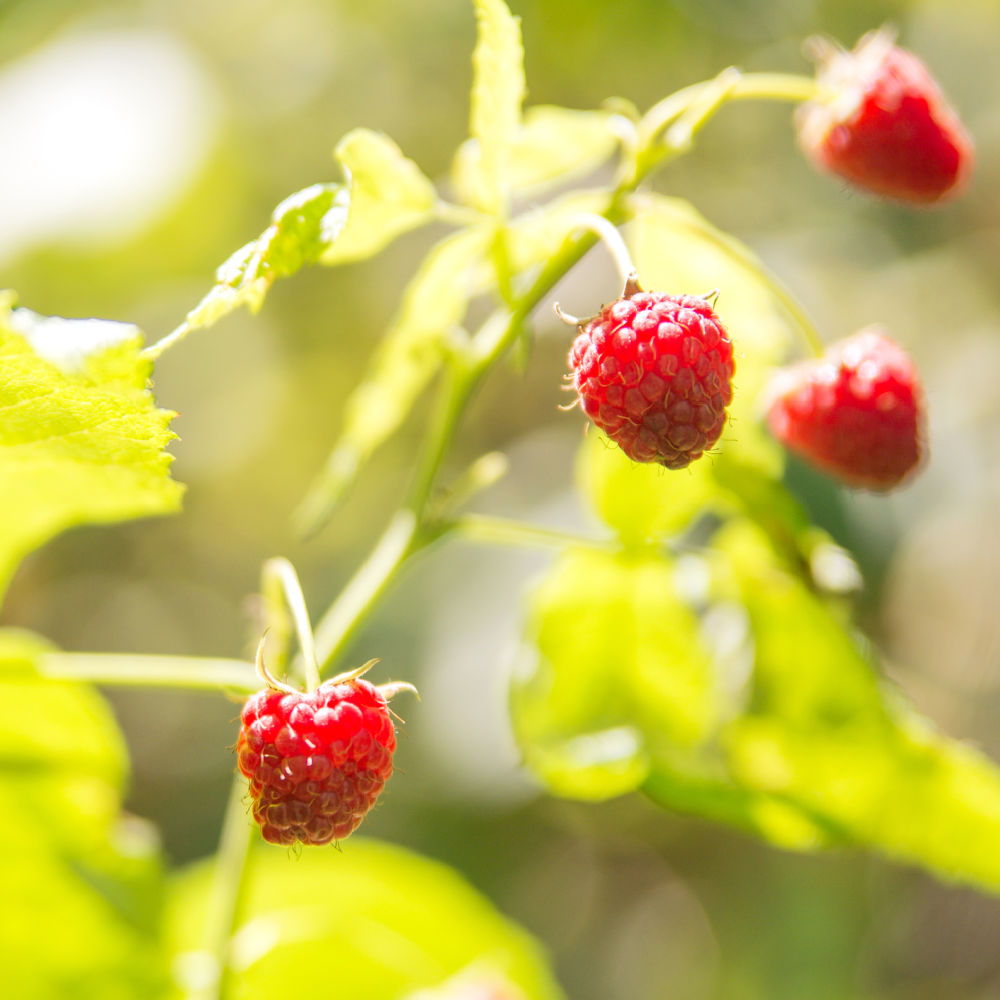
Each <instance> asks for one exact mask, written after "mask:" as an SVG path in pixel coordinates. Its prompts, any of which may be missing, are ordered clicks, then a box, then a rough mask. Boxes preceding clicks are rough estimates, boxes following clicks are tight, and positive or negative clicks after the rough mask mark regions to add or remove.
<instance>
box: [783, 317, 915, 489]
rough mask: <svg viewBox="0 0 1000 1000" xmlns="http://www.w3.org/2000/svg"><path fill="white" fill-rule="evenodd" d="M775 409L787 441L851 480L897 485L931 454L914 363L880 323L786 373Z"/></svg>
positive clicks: (866, 485)
mask: <svg viewBox="0 0 1000 1000" xmlns="http://www.w3.org/2000/svg"><path fill="white" fill-rule="evenodd" d="M773 391H774V397H773V401H772V403H771V406H770V409H769V412H768V423H769V424H770V427H771V431H772V432H773V433H774V435H775V437H777V438H778V439H779V440H780V441H781V442H782V443H783V444H785V445H786V446H787V447H788V448H790V449H791V450H792V451H794V452H796V453H797V454H799V455H801V456H802V457H803V458H805V459H807V460H808V461H810V462H812V463H813V464H814V465H816V466H818V467H819V468H820V469H822V470H823V471H824V472H827V473H829V474H830V475H833V476H836V477H837V478H838V479H840V480H842V481H843V482H845V483H847V484H848V485H849V486H858V487H864V488H867V489H870V490H890V489H892V488H893V487H895V486H898V485H899V484H900V483H902V482H903V480H904V479H906V478H907V476H908V475H909V474H910V473H911V472H912V471H913V470H914V469H915V468H916V467H917V465H918V464H919V463H920V461H921V459H922V457H923V454H924V450H925V449H924V444H923V428H924V405H923V394H922V392H921V389H920V381H919V379H918V377H917V373H916V369H915V368H914V366H913V362H912V361H911V360H910V359H909V357H907V355H906V354H905V352H904V351H903V349H902V348H901V347H900V346H899V345H898V344H896V343H894V342H893V341H891V340H890V339H889V338H888V337H886V336H885V335H884V334H883V333H882V332H881V331H879V330H878V329H877V328H869V329H866V330H862V331H861V332H860V333H856V334H855V335H854V336H853V337H849V338H848V339H847V340H842V341H840V342H839V343H837V344H833V345H832V346H831V347H830V349H829V350H828V351H827V353H826V355H825V356H824V357H822V358H820V359H817V360H814V361H805V362H802V363H801V364H799V365H794V366H792V367H791V368H787V369H785V370H784V371H782V372H781V373H780V374H779V375H778V377H777V379H776V380H775V384H774V389H773Z"/></svg>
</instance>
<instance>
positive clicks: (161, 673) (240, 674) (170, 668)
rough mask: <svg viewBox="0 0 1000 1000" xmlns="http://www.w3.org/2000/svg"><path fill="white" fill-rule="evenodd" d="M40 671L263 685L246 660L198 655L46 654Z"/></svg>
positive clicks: (171, 683) (138, 683) (175, 684)
mask: <svg viewBox="0 0 1000 1000" xmlns="http://www.w3.org/2000/svg"><path fill="white" fill-rule="evenodd" d="M39 670H40V671H41V673H42V675H43V676H45V677H51V678H53V679H58V680H73V681H87V682H89V683H91V684H103V685H106V686H108V687H162V688H189V689H193V690H203V691H214V692H218V691H219V689H220V688H221V689H229V690H232V691H234V692H240V693H250V692H253V691H256V690H257V688H259V687H260V681H259V680H258V679H257V675H256V673H254V669H253V665H252V664H250V663H247V662H246V661H245V660H229V659H217V658H215V657H205V656H202V657H194V656H143V655H138V654H134V653H59V652H52V653H45V654H43V655H42V657H41V660H40V663H39Z"/></svg>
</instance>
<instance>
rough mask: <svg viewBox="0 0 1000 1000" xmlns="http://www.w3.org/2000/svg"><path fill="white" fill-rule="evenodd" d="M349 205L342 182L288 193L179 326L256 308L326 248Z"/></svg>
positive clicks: (191, 327)
mask: <svg viewBox="0 0 1000 1000" xmlns="http://www.w3.org/2000/svg"><path fill="white" fill-rule="evenodd" d="M349 204H350V191H349V190H348V188H346V187H344V186H343V185H341V184H313V185H312V186H311V187H307V188H305V189H304V190H302V191H297V192H296V193H295V194H292V195H289V196H288V197H287V198H286V199H285V200H284V201H283V202H282V203H281V204H280V205H278V207H277V208H276V209H275V210H274V212H273V213H272V214H271V225H270V226H268V227H267V229H265V230H264V232H263V233H261V235H260V236H258V237H257V239H255V240H252V241H251V242H250V243H247V244H246V246H243V247H240V249H239V250H237V251H236V253H234V254H233V255H232V256H231V257H230V258H229V259H228V260H227V261H226V262H225V263H224V264H222V266H221V267H220V268H219V270H218V271H217V272H216V275H215V286H214V287H213V288H212V290H211V291H210V292H209V293H208V294H207V295H206V296H205V298H203V299H202V300H201V302H199V303H198V305H197V306H195V308H194V309H192V310H191V312H189V313H188V314H187V317H186V318H185V320H184V324H183V328H182V329H184V330H185V331H190V330H195V329H199V328H202V327H208V326H212V325H213V324H214V323H217V322H218V321H219V320H220V319H222V317H223V316H227V315H228V314H229V313H231V312H233V311H234V310H236V309H239V308H240V307H241V306H247V308H249V309H250V311H251V312H257V311H258V310H259V309H260V307H261V305H263V302H264V297H265V296H266V295H267V293H268V291H269V289H270V288H271V285H272V284H274V280H275V279H276V278H282V277H287V276H288V275H291V274H294V273H295V272H296V271H298V270H300V269H301V268H302V267H303V266H305V265H306V264H314V263H316V261H318V260H319V259H320V257H321V256H322V255H323V254H324V253H325V252H327V251H328V250H329V248H330V246H331V244H332V243H333V242H334V241H335V240H336V239H337V237H338V236H339V235H340V232H341V230H343V229H344V228H345V224H346V222H347V217H348V206H349ZM154 350H155V348H154Z"/></svg>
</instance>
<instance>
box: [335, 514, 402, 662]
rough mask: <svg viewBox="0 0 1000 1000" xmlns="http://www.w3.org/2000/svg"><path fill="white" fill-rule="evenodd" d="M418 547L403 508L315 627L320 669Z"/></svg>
mask: <svg viewBox="0 0 1000 1000" xmlns="http://www.w3.org/2000/svg"><path fill="white" fill-rule="evenodd" d="M419 547H420V545H419V540H418V537H417V519H416V517H415V516H414V513H413V511H412V510H410V509H409V508H408V507H404V508H403V509H402V510H400V511H398V512H397V513H396V515H395V517H394V518H393V519H392V521H390V522H389V526H388V528H386V530H385V532H384V533H383V534H382V537H381V538H380V539H379V541H378V543H377V544H376V546H375V548H374V549H373V550H372V553H371V555H370V556H369V557H368V559H367V560H365V562H364V563H362V564H361V566H360V567H359V568H358V570H357V572H356V573H355V574H354V576H353V577H351V579H350V580H349V581H348V583H347V586H346V587H344V589H343V590H342V591H341V592H340V595H339V596H338V597H337V599H336V601H334V603H333V604H332V605H331V606H330V608H329V610H328V611H327V612H326V614H325V615H323V617H322V618H321V619H320V620H319V622H318V624H317V625H316V655H317V657H318V658H319V662H320V664H321V665H322V666H323V667H326V666H327V665H329V664H330V663H331V662H333V661H334V660H335V659H336V658H337V656H338V655H339V654H340V653H341V652H342V651H343V649H344V647H345V646H346V645H347V644H348V642H349V641H350V640H351V638H352V637H353V635H354V633H355V632H356V631H357V629H358V627H359V626H360V625H361V624H362V622H363V621H364V620H365V619H366V618H367V617H368V615H369V614H371V612H372V611H373V610H374V608H375V605H376V603H377V602H378V600H379V599H380V598H381V596H382V594H383V593H384V592H385V591H386V589H387V588H388V586H389V584H390V582H391V581H392V580H393V578H394V577H395V575H396V574H397V573H398V572H399V570H400V568H401V567H402V565H403V563H404V562H405V561H406V559H407V557H408V556H410V555H411V554H412V553H413V552H414V551H416V549H417V548H419Z"/></svg>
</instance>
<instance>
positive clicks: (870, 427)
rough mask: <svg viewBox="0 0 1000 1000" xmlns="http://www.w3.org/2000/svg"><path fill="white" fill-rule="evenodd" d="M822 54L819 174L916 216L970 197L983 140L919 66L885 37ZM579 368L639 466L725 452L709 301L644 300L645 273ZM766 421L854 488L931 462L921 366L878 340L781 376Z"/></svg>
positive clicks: (720, 335) (720, 354) (811, 141)
mask: <svg viewBox="0 0 1000 1000" xmlns="http://www.w3.org/2000/svg"><path fill="white" fill-rule="evenodd" d="M813 47H814V49H815V50H816V52H817V55H818V58H819V62H820V65H819V69H818V73H817V85H818V91H817V92H818V95H819V96H818V97H817V99H816V100H813V101H810V102H808V103H806V104H805V105H804V106H803V107H802V108H801V109H800V113H799V115H798V127H799V139H800V142H801V144H802V147H803V148H804V150H805V151H806V153H807V155H808V156H809V158H810V159H811V160H812V161H813V162H814V163H815V164H816V165H817V166H819V167H820V168H822V169H824V170H828V171H831V172H833V173H836V174H838V175H839V176H841V177H843V178H844V179H845V180H847V181H849V182H850V183H852V184H854V185H856V186H858V187H860V188H862V189H863V190H867V191H869V192H871V193H873V194H876V195H879V196H882V197H888V198H892V199H896V200H899V201H906V202H911V203H914V204H921V205H927V204H932V203H936V202H940V201H943V200H945V199H947V198H950V197H953V196H954V195H956V194H958V193H960V192H961V191H962V190H963V188H964V187H965V185H966V183H967V181H968V177H969V174H970V172H971V169H972V163H973V147H972V141H971V140H970V138H969V136H968V134H967V133H966V131H965V129H964V127H963V126H962V123H961V121H960V120H959V118H958V115H957V114H956V113H955V112H954V110H953V109H952V108H951V107H950V106H949V105H948V104H947V102H946V101H945V99H944V97H943V96H942V94H941V91H940V89H939V88H938V86H937V84H936V83H935V82H934V79H933V77H932V76H931V75H930V73H929V72H928V71H927V69H926V67H925V66H924V65H923V63H921V62H920V60H919V59H917V57H916V56H914V55H913V54H912V53H910V52H907V51H905V50H904V49H901V48H899V47H898V46H896V45H895V44H894V43H893V39H892V36H891V34H889V33H888V32H886V31H884V30H883V31H879V32H873V33H872V34H870V35H867V36H865V37H864V38H863V39H862V40H861V41H860V42H859V43H858V45H857V46H856V47H855V49H854V50H853V51H852V52H846V51H844V50H842V49H840V48H838V47H836V46H834V45H832V44H831V43H828V42H822V43H820V42H815V43H814V46H813ZM569 366H570V370H571V375H572V379H573V386H574V388H575V389H576V392H577V394H578V397H579V401H580V405H581V407H582V409H583V411H584V413H586V414H587V415H588V416H589V417H590V418H591V419H592V420H593V421H594V423H595V424H596V425H597V426H598V427H599V428H600V429H601V430H602V431H604V433H605V434H607V436H608V437H609V438H610V439H611V440H612V441H614V442H615V443H616V444H618V446H619V447H620V448H621V449H622V450H623V451H624V452H625V454H626V455H628V456H629V458H631V459H633V460H634V461H637V462H658V463H660V464H661V465H664V466H666V467H667V468H669V469H681V468H684V467H685V466H687V465H689V464H690V463H691V462H693V461H694V460H695V459H697V458H700V457H701V456H702V455H703V454H704V453H705V452H706V451H707V450H709V449H710V448H712V447H713V445H715V444H716V442H717V441H718V440H719V436H720V435H721V433H722V429H723V427H724V426H725V422H726V406H728V404H729V403H730V401H731V399H732V379H733V373H734V367H735V366H734V362H733V345H732V343H731V341H730V339H729V336H728V335H727V333H726V330H725V328H724V327H723V326H722V323H721V322H720V320H719V318H718V316H716V314H715V312H714V311H713V309H712V307H711V305H710V304H709V302H708V301H706V300H705V299H702V298H697V297H695V296H691V295H680V296H675V295H668V294H666V293H665V292H644V291H642V290H641V289H639V286H638V284H637V283H636V282H635V279H634V275H633V276H632V277H630V279H629V282H628V284H626V287H625V291H624V292H623V293H622V295H621V297H619V298H618V299H616V300H615V301H614V302H612V303H611V304H610V305H606V306H604V307H603V308H602V309H601V312H600V313H599V314H598V315H597V316H595V317H594V318H593V319H591V320H589V321H587V322H586V323H584V324H581V332H580V333H579V335H578V336H577V338H576V340H575V341H574V343H573V346H572V348H571V350H570V354H569ZM768 423H769V426H770V428H771V431H772V432H773V433H774V435H775V436H776V437H777V438H778V439H779V440H780V441H781V442H782V443H783V444H785V445H786V446H787V447H788V448H789V449H790V450H792V451H794V452H796V453H797V454H798V455H800V456H802V457H803V458H805V459H807V460H808V461H810V462H812V463H813V464H814V465H816V466H817V467H818V468H820V469H822V470H823V471H824V472H826V473H828V474H830V475H833V476H835V477H837V478H838V479H840V480H841V481H842V482H844V483H845V484H847V485H849V486H853V487H860V488H867V489H872V490H888V489H892V488H894V487H896V486H899V485H901V484H902V483H904V482H905V481H907V480H908V479H909V478H910V476H911V474H912V473H913V471H914V470H915V469H916V468H917V467H918V466H919V465H920V462H921V460H922V458H923V456H924V454H925V450H926V445H925V441H924V427H925V423H926V419H925V415H924V402H923V394H922V391H921V388H920V380H919V378H918V376H917V373H916V370H915V368H914V365H913V363H912V361H910V359H909V358H908V357H907V355H906V354H905V352H904V351H903V349H902V348H901V347H899V345H897V344H895V343H894V342H893V341H892V340H890V339H889V337H888V336H887V335H886V334H884V333H883V332H881V331H875V330H873V329H868V330H863V331H861V332H860V333H858V334H856V335H855V336H853V337H851V338H849V339H847V340H845V341H843V342H842V343H840V344H835V345H833V346H832V347H831V348H830V349H829V351H828V352H827V353H826V355H825V356H824V357H822V358H819V359H818V360H813V361H809V362H804V363H802V364H800V365H796V366H794V367H792V368H789V369H786V370H784V371H782V372H780V373H779V374H778V377H777V378H776V379H775V384H774V387H773V389H772V392H771V405H770V408H769V412H768Z"/></svg>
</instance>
